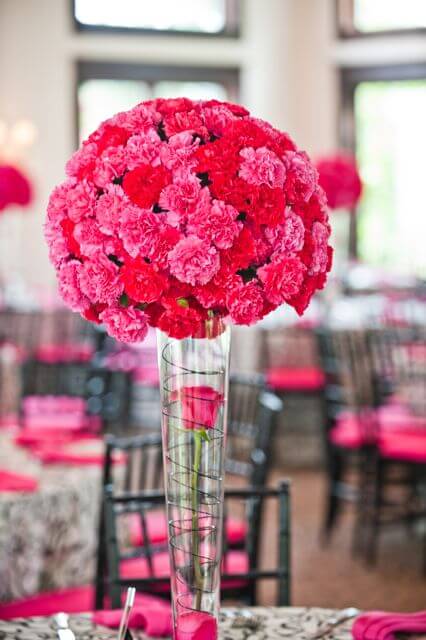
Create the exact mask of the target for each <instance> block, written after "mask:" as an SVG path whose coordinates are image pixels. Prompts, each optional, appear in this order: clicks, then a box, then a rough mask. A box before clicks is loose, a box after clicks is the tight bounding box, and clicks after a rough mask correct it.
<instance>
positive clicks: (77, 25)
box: [70, 0, 241, 39]
mask: <svg viewBox="0 0 426 640" xmlns="http://www.w3.org/2000/svg"><path fill="white" fill-rule="evenodd" d="M70 12H71V20H72V23H73V27H74V30H75V31H77V32H78V33H94V34H96V33H97V34H103V35H107V34H116V35H123V34H125V35H138V36H141V35H145V36H163V37H164V36H169V37H173V38H174V37H177V38H180V37H188V36H190V37H197V38H201V39H203V38H208V39H210V38H234V39H236V38H239V37H240V35H241V28H240V24H241V1H240V0H225V26H224V28H223V29H221V31H216V32H214V33H210V32H206V31H193V30H191V29H187V30H178V29H149V28H145V27H118V26H117V27H111V26H109V25H101V24H84V23H83V22H80V21H79V20H77V18H76V15H75V0H70Z"/></svg>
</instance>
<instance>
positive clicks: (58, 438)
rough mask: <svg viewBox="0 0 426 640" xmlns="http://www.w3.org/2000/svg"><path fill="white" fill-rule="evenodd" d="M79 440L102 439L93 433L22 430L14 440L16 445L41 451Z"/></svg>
mask: <svg viewBox="0 0 426 640" xmlns="http://www.w3.org/2000/svg"><path fill="white" fill-rule="evenodd" d="M79 440H95V441H98V442H100V441H101V439H100V438H99V437H98V436H95V435H93V434H92V433H86V432H84V431H78V432H77V431H76V432H72V431H71V432H67V431H61V430H59V431H55V430H53V429H50V428H49V429H28V430H25V429H24V430H22V431H20V433H18V435H17V436H15V438H14V442H15V444H17V445H19V446H21V447H28V448H29V449H41V448H43V447H44V448H45V447H49V448H52V447H55V448H56V447H58V446H61V445H65V444H69V443H71V442H77V441H79Z"/></svg>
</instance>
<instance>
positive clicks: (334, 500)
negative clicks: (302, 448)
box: [321, 451, 343, 544]
mask: <svg viewBox="0 0 426 640" xmlns="http://www.w3.org/2000/svg"><path fill="white" fill-rule="evenodd" d="M342 474H343V462H342V457H341V456H340V455H339V454H338V453H337V452H336V451H330V453H329V456H328V490H327V497H326V508H325V518H324V522H323V527H322V531H321V541H322V543H323V544H327V543H328V542H329V540H330V537H331V533H332V530H333V529H334V527H335V525H336V521H337V518H338V516H339V514H340V511H341V506H342V505H341V498H340V497H339V494H338V486H339V483H340V481H341V479H342Z"/></svg>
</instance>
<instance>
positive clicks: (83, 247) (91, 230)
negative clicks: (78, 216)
mask: <svg viewBox="0 0 426 640" xmlns="http://www.w3.org/2000/svg"><path fill="white" fill-rule="evenodd" d="M73 236H74V238H75V239H76V241H77V242H78V244H79V247H80V251H81V253H82V254H83V255H84V256H86V257H88V258H91V259H92V260H94V259H97V258H96V256H97V254H99V253H102V252H103V251H104V249H105V241H106V240H108V238H107V237H106V236H104V235H103V234H102V233H101V232H100V231H99V229H98V228H97V227H96V226H95V225H94V224H93V220H92V219H91V218H89V219H87V220H81V222H77V224H76V225H75V227H74V233H73Z"/></svg>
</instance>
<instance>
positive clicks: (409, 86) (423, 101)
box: [355, 80, 426, 276]
mask: <svg viewBox="0 0 426 640" xmlns="http://www.w3.org/2000/svg"><path fill="white" fill-rule="evenodd" d="M425 113H426V80H410V81H398V82H363V83H361V84H359V85H358V87H357V89H356V94H355V117H356V135H357V155H358V161H359V164H360V167H361V172H362V178H363V181H364V186H365V190H364V196H363V199H362V202H361V206H360V209H359V218H358V232H359V236H358V239H359V250H360V255H361V258H363V259H364V260H366V261H367V262H369V263H373V264H376V265H382V266H385V267H388V268H391V269H395V268H397V269H400V270H406V271H411V272H414V273H417V274H418V275H422V276H426V251H425V240H424V239H425V238H426V207H425V198H424V184H425V159H424V158H425V144H426V120H425Z"/></svg>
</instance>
